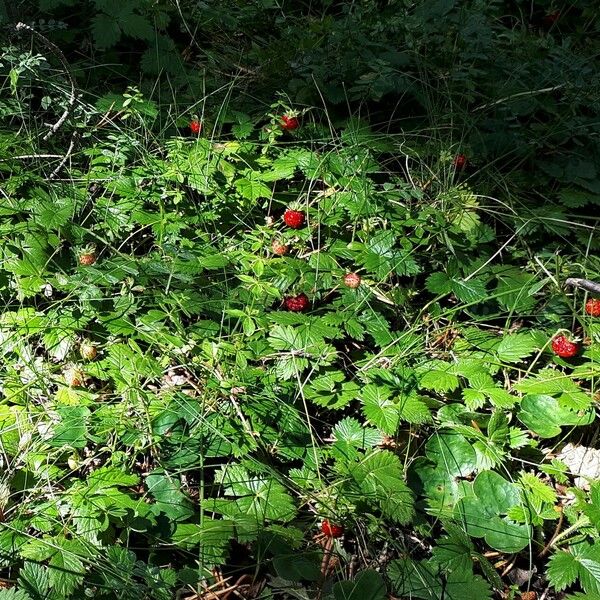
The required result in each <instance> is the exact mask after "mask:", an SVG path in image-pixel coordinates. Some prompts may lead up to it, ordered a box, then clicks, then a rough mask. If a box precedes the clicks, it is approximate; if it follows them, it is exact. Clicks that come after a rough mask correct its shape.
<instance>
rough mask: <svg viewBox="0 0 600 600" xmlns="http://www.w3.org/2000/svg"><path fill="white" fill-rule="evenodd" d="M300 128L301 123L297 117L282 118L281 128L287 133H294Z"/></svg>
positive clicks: (285, 116)
mask: <svg viewBox="0 0 600 600" xmlns="http://www.w3.org/2000/svg"><path fill="white" fill-rule="evenodd" d="M298 127H300V122H299V121H298V119H297V118H296V117H291V116H289V115H283V117H281V128H282V129H285V130H286V131H294V129H298Z"/></svg>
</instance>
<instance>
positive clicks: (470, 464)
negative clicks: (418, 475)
mask: <svg viewBox="0 0 600 600" xmlns="http://www.w3.org/2000/svg"><path fill="white" fill-rule="evenodd" d="M425 454H426V456H427V458H429V459H430V460H431V461H433V462H434V463H435V464H436V469H437V470H443V471H444V473H447V474H448V475H451V476H452V477H468V476H469V475H470V474H471V473H473V472H474V471H475V469H476V468H477V454H476V453H475V450H474V448H473V444H472V443H471V442H469V441H468V440H467V439H466V438H465V437H464V436H462V435H460V434H457V433H436V434H434V435H433V436H431V437H430V438H429V440H428V441H427V444H426V446H425Z"/></svg>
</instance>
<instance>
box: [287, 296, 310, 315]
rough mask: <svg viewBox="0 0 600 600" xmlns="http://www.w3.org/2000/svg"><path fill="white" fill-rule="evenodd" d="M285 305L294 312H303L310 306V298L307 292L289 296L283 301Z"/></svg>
mask: <svg viewBox="0 0 600 600" xmlns="http://www.w3.org/2000/svg"><path fill="white" fill-rule="evenodd" d="M283 305H284V306H285V307H286V308H287V309H288V310H291V311H292V312H302V311H305V310H306V309H307V308H308V307H309V306H310V300H309V299H308V296H307V295H306V294H298V295H297V296H287V297H286V298H285V299H284V301H283Z"/></svg>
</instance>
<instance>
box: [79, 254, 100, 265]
mask: <svg viewBox="0 0 600 600" xmlns="http://www.w3.org/2000/svg"><path fill="white" fill-rule="evenodd" d="M95 262H96V255H95V254H94V253H93V252H84V253H83V254H80V255H79V264H80V265H83V266H84V267H89V266H90V265H93V264H94V263H95Z"/></svg>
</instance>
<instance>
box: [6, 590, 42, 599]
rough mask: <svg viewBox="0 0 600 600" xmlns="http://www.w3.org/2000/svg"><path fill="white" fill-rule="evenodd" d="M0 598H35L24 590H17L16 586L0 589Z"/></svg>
mask: <svg viewBox="0 0 600 600" xmlns="http://www.w3.org/2000/svg"><path fill="white" fill-rule="evenodd" d="M0 600H37V599H36V598H34V597H33V598H32V597H31V596H29V595H28V594H27V592H25V590H18V589H17V588H9V589H7V590H0Z"/></svg>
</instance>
